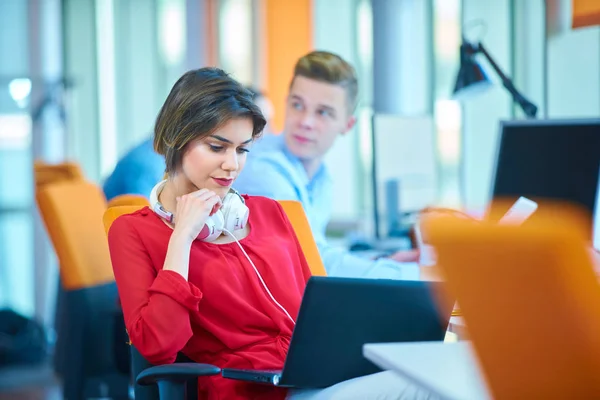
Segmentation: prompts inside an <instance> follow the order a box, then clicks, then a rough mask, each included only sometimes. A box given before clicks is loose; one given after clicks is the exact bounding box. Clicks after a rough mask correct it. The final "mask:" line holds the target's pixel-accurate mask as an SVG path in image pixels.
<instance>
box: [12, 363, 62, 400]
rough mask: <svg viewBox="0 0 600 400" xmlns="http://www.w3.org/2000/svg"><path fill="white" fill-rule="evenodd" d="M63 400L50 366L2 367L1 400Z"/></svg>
mask: <svg viewBox="0 0 600 400" xmlns="http://www.w3.org/2000/svg"><path fill="white" fill-rule="evenodd" d="M17 399H18V400H61V399H62V393H61V390H60V385H59V382H58V381H57V380H56V378H55V377H54V374H53V371H52V369H51V367H50V366H48V365H42V366H35V367H18V368H15V367H12V368H7V369H0V400H17Z"/></svg>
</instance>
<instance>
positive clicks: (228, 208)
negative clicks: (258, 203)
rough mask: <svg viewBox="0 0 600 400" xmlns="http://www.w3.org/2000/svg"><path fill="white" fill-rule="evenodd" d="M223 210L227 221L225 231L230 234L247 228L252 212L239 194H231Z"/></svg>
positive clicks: (225, 201) (227, 197)
mask: <svg viewBox="0 0 600 400" xmlns="http://www.w3.org/2000/svg"><path fill="white" fill-rule="evenodd" d="M221 210H222V211H223V217H224V219H225V229H227V230H228V231H229V232H233V231H236V230H240V229H244V228H245V227H246V224H247V223H248V217H249V215H250V210H249V209H248V207H247V206H246V204H244V202H243V201H242V199H241V197H240V196H239V195H238V194H237V193H230V194H228V195H227V196H226V197H225V200H224V201H223V207H221Z"/></svg>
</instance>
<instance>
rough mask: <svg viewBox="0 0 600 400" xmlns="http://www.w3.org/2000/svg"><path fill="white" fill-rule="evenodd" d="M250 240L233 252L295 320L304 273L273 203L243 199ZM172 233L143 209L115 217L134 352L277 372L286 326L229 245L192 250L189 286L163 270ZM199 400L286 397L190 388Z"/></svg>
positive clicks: (259, 390)
mask: <svg viewBox="0 0 600 400" xmlns="http://www.w3.org/2000/svg"><path fill="white" fill-rule="evenodd" d="M244 198H245V200H246V205H247V206H248V208H249V209H250V217H249V226H250V233H249V235H248V236H247V237H246V238H244V239H242V240H241V241H240V243H241V244H242V246H243V247H244V249H245V250H246V252H247V253H248V256H249V257H250V258H251V259H252V261H253V262H254V265H255V266H256V268H257V269H258V270H259V271H260V274H261V275H262V277H263V279H264V281H265V283H266V285H267V286H268V288H269V290H270V291H271V293H272V294H273V296H274V297H275V299H276V300H277V301H278V302H279V303H280V304H281V305H282V306H283V307H285V309H286V310H287V311H288V312H289V313H290V315H291V316H292V318H294V319H295V318H296V316H297V314H298V310H299V308H300V302H301V299H302V294H303V292H304V287H305V285H306V281H307V280H308V278H309V277H310V270H309V268H308V264H307V262H306V259H305V258H304V255H303V253H302V250H301V248H300V244H299V242H298V239H297V238H296V235H295V234H294V231H293V228H292V226H291V224H290V222H289V220H288V219H287V217H286V215H285V213H284V211H283V209H282V208H281V206H280V205H279V203H277V202H276V201H273V200H270V199H267V198H264V197H255V196H244ZM171 233H172V230H171V228H169V227H168V226H167V225H165V224H164V223H163V222H162V221H161V219H160V218H159V217H158V216H157V215H156V214H155V213H154V212H152V211H151V210H150V209H149V208H148V207H145V208H143V209H142V210H140V211H137V212H135V213H133V214H128V215H123V216H121V217H119V218H117V220H115V222H114V223H113V225H112V227H111V229H110V231H109V234H108V240H109V247H110V255H111V260H112V265H113V270H114V273H115V279H116V282H117V287H118V290H119V296H120V300H121V304H122V308H123V314H124V317H125V324H126V326H127V330H128V332H129V337H130V339H131V342H132V343H133V345H134V346H135V347H136V348H137V349H138V350H139V352H140V353H141V354H142V355H143V356H144V357H145V358H146V359H147V360H148V361H149V362H150V363H152V364H166V363H172V362H174V361H175V358H176V356H177V353H178V352H182V353H184V354H185V355H186V356H187V357H189V358H190V359H192V360H194V361H196V362H200V363H209V364H214V365H216V366H218V367H221V368H226V367H229V368H251V369H281V368H283V363H284V360H285V357H286V354H287V351H288V346H289V343H290V338H291V335H292V331H293V329H294V326H293V323H292V322H291V321H290V320H289V318H288V317H287V316H286V315H285V313H284V312H283V310H281V309H280V308H279V307H278V306H277V305H276V304H275V303H274V302H273V301H272V300H271V298H270V297H269V295H268V294H267V292H266V291H265V289H264V288H263V286H262V284H261V283H260V281H259V279H258V276H257V275H256V272H255V271H254V269H253V268H252V266H251V265H250V263H249V262H248V260H247V259H246V257H245V256H244V255H243V253H242V251H241V250H240V248H239V247H238V245H237V244H236V243H235V242H234V243H228V244H213V243H208V242H202V241H199V240H196V241H194V243H193V244H192V248H191V252H190V263H189V266H190V269H189V278H188V279H189V280H188V281H186V280H185V279H184V278H183V277H182V276H181V275H179V274H178V273H176V272H173V271H163V270H162V268H163V264H164V261H165V256H166V253H167V246H168V243H169V239H170V236H171ZM199 392H200V393H199V396H200V398H201V399H211V400H213V399H227V400H230V399H249V398H252V399H283V398H285V395H286V390H285V389H280V388H274V387H270V386H264V385H258V384H252V383H246V382H241V381H234V380H229V379H224V378H222V377H221V376H220V375H217V376H214V377H209V378H201V379H200V380H199Z"/></svg>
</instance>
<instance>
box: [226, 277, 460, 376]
mask: <svg viewBox="0 0 600 400" xmlns="http://www.w3.org/2000/svg"><path fill="white" fill-rule="evenodd" d="M442 290H443V283H441V282H425V281H402V280H388V279H358V278H336V277H317V276H313V277H311V278H310V280H309V281H308V283H307V286H306V289H305V291H304V296H303V299H302V304H301V306H300V311H299V313H298V319H297V322H296V327H295V329H294V332H293V335H292V339H291V342H290V347H289V350H288V354H287V358H286V360H285V364H284V367H283V369H282V370H276V371H273V370H270V371H264V370H247V369H232V368H224V369H223V370H222V376H223V377H224V378H229V379H237V380H242V381H250V382H257V383H263V384H268V385H274V386H280V387H288V388H323V387H328V386H331V385H334V384H336V383H339V382H342V381H345V380H348V379H352V378H356V377H359V376H364V375H368V374H372V373H376V372H379V371H380V369H379V368H378V367H376V366H375V365H374V364H372V363H371V362H370V361H369V360H367V359H366V358H364V356H363V354H362V346H363V345H364V344H365V343H386V342H426V341H443V340H444V337H445V334H446V330H447V327H448V323H449V320H450V315H451V312H452V308H453V304H454V301H442V299H443V298H444V297H443V296H446V293H444V292H442ZM446 300H447V299H446Z"/></svg>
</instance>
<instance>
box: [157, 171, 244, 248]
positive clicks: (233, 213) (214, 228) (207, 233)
mask: <svg viewBox="0 0 600 400" xmlns="http://www.w3.org/2000/svg"><path fill="white" fill-rule="evenodd" d="M166 182H167V181H166V180H164V181H160V182H158V183H157V184H156V186H154V187H153V188H152V191H151V192H150V208H152V211H154V212H155V213H156V214H157V215H158V216H159V217H161V218H163V219H164V220H165V221H167V222H168V223H170V224H174V223H175V216H174V215H173V213H171V212H169V211H167V210H165V208H164V207H163V206H162V204H160V202H159V201H158V196H159V195H160V192H161V191H162V189H163V187H164V186H165V183H166ZM249 215H250V210H249V209H248V207H247V206H246V204H245V201H244V198H243V197H242V196H241V195H240V194H239V193H238V192H237V191H236V190H234V189H230V191H229V193H228V194H227V196H225V198H224V199H223V205H222V206H221V208H220V209H219V210H218V211H217V212H216V213H214V214H213V215H211V216H210V217H208V219H207V220H206V224H205V225H204V228H202V230H201V231H200V233H199V234H198V237H197V239H199V240H203V241H205V242H212V241H213V240H215V239H216V238H218V237H219V236H221V234H222V233H223V231H224V230H227V231H229V232H234V231H236V230H241V229H244V228H245V227H246V224H247V223H248V216H249Z"/></svg>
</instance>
